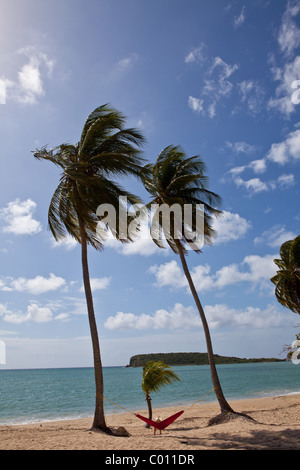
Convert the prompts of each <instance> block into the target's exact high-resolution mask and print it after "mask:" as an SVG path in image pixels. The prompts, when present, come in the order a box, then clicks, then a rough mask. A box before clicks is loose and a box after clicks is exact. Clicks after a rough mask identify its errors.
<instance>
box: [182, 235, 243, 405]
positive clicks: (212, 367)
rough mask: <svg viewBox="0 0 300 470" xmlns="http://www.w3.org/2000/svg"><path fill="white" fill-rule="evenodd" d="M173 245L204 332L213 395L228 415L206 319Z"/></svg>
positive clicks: (185, 264)
mask: <svg viewBox="0 0 300 470" xmlns="http://www.w3.org/2000/svg"><path fill="white" fill-rule="evenodd" d="M175 243H176V246H177V248H178V252H179V256H180V261H181V264H182V267H183V271H184V274H185V276H186V278H187V281H188V283H189V287H190V290H191V292H192V295H193V297H194V300H195V303H196V306H197V308H198V311H199V315H200V318H201V321H202V325H203V330H204V334H205V339H206V346H207V354H208V361H209V365H210V372H211V378H212V383H213V386H214V391H215V394H216V396H217V399H218V402H219V405H220V408H221V413H229V412H230V413H234V411H233V409H232V408H231V406H230V405H229V404H228V403H227V401H226V399H225V397H224V394H223V391H222V388H221V384H220V381H219V377H218V373H217V369H216V365H215V359H214V353H213V347H212V341H211V337H210V332H209V328H208V324H207V320H206V317H205V313H204V310H203V308H202V305H201V302H200V299H199V297H198V294H197V291H196V289H195V285H194V283H193V280H192V277H191V275H190V272H189V268H188V266H187V263H186V259H185V256H184V253H183V250H182V247H181V245H180V243H179V242H176V241H175Z"/></svg>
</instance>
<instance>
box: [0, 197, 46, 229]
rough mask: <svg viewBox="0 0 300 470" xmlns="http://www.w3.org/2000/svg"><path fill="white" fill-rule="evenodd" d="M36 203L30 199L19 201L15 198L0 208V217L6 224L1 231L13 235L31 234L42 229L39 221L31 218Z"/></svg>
mask: <svg viewBox="0 0 300 470" xmlns="http://www.w3.org/2000/svg"><path fill="white" fill-rule="evenodd" d="M35 209H36V203H35V202H34V201H32V200H31V199H27V200H26V201H20V200H19V199H16V200H15V201H11V202H9V203H8V204H7V206H6V207H5V208H3V209H0V218H1V219H3V220H4V221H5V222H6V223H7V224H8V225H6V226H4V227H3V231H4V232H7V233H13V234H15V235H33V234H36V233H39V232H40V231H41V230H42V225H41V224H40V222H38V221H37V220H35V219H34V218H33V213H34V212H35Z"/></svg>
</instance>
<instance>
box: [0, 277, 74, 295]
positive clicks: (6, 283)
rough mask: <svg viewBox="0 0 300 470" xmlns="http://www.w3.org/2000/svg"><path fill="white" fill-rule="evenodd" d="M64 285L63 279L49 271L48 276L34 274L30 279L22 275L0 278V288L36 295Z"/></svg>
mask: <svg viewBox="0 0 300 470" xmlns="http://www.w3.org/2000/svg"><path fill="white" fill-rule="evenodd" d="M65 285H66V281H65V279H63V278H62V277H60V276H55V274H52V273H51V274H50V275H49V277H48V278H45V277H43V276H36V277H34V278H32V279H26V278H24V277H19V278H17V279H4V280H3V279H2V286H1V285H0V290H5V291H17V292H29V293H30V294H36V295H38V294H44V293H45V292H49V291H54V290H57V289H60V288H62V287H64V286H65Z"/></svg>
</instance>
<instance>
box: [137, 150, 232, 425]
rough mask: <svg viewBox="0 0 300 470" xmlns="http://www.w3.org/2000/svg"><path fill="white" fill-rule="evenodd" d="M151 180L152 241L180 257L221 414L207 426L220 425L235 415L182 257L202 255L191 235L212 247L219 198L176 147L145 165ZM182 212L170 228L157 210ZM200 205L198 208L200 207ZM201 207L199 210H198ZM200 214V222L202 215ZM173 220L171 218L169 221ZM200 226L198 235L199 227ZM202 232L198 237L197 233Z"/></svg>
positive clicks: (199, 165) (198, 165) (195, 163)
mask: <svg viewBox="0 0 300 470" xmlns="http://www.w3.org/2000/svg"><path fill="white" fill-rule="evenodd" d="M147 169H148V170H149V171H150V173H151V176H150V177H149V176H148V177H147V178H145V180H144V186H145V188H146V189H147V190H148V192H149V193H150V195H151V196H152V199H151V202H149V203H148V204H147V207H148V208H149V209H150V208H152V210H153V205H154V208H155V211H154V215H153V218H152V225H151V229H152V230H151V233H152V237H153V236H154V238H153V241H154V242H155V243H156V244H157V245H158V246H160V247H163V244H164V241H163V240H162V237H160V236H158V234H161V233H162V234H163V235H164V237H165V241H166V242H167V243H168V245H169V246H170V248H171V249H172V251H173V252H174V253H176V254H179V257H180V261H181V264H182V267H183V271H184V274H185V276H186V279H187V281H188V284H189V287H190V290H191V293H192V295H193V298H194V301H195V303H196V306H197V309H198V312H199V315H200V318H201V321H202V325H203V329H204V334H205V339H206V345H207V352H208V360H209V364H210V371H211V377H212V383H213V386H214V391H215V394H216V396H217V399H218V402H219V405H220V409H221V412H220V414H219V415H218V416H217V417H215V418H213V419H211V420H210V424H214V423H217V422H220V421H222V420H224V419H228V418H229V413H230V414H231V416H233V415H236V414H237V413H235V412H234V411H233V409H232V408H231V406H230V405H229V404H228V402H227V400H226V399H225V397H224V394H223V391H222V388H221V384H220V381H219V377H218V374H217V370H216V366H215V360H214V353H213V347H212V341H211V336H210V331H209V327H208V323H207V320H206V316H205V313H204V310H203V307H202V305H201V302H200V299H199V297H198V294H197V291H196V288H195V285H194V283H193V280H192V277H191V275H190V272H189V269H188V266H187V262H186V259H185V256H186V254H187V251H188V249H190V250H193V251H195V252H196V253H200V252H201V246H200V244H199V242H197V243H195V242H194V241H193V236H194V235H198V237H199V235H200V238H201V235H203V241H204V242H205V243H206V244H211V243H212V238H213V237H214V235H215V233H214V230H213V229H212V217H213V216H219V215H220V214H221V211H220V210H219V209H217V208H216V207H218V206H219V205H220V202H221V201H220V197H219V196H218V195H217V194H215V193H213V192H211V191H209V190H208V189H207V177H206V176H205V174H204V172H205V165H204V163H203V162H202V161H201V160H200V158H199V157H198V156H197V155H196V156H193V157H190V158H187V156H186V154H185V153H184V151H183V150H182V149H181V148H180V147H178V146H168V147H166V148H165V149H164V150H163V151H162V152H161V153H160V154H159V156H158V158H157V160H156V162H155V164H149V165H147ZM175 205H176V207H177V208H178V207H179V208H181V214H182V217H181V220H179V223H178V220H177V222H176V221H175V217H174V216H173V213H170V216H171V217H170V220H171V222H170V224H168V223H166V221H164V220H163V218H164V217H163V215H161V212H160V208H161V207H163V206H165V207H171V206H173V207H174V206H175ZM200 205H201V206H200ZM187 206H188V207H189V208H191V209H192V214H193V218H192V220H189V221H188V223H186V220H185V217H184V210H185V207H187ZM199 207H200V209H199ZM199 212H201V213H202V219H201V214H200V213H199ZM197 215H198V216H199V217H200V218H198V222H199V220H202V225H201V224H198V223H197ZM172 217H173V218H172ZM198 225H199V226H200V231H199V227H198ZM199 232H201V233H199Z"/></svg>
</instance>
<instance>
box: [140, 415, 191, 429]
mask: <svg viewBox="0 0 300 470" xmlns="http://www.w3.org/2000/svg"><path fill="white" fill-rule="evenodd" d="M183 412H184V411H179V412H178V413H175V415H172V416H169V418H166V419H164V420H163V421H160V422H159V423H157V422H156V421H152V419H148V418H145V417H144V416H141V415H139V414H137V415H135V416H136V417H137V418H140V419H141V420H142V421H145V422H146V423H148V424H150V426H153V427H154V428H156V429H160V430H163V429H165V428H167V427H168V426H170V424H172V423H173V421H175V419H177V418H179V416H180V415H182V413H183Z"/></svg>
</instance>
